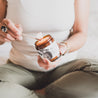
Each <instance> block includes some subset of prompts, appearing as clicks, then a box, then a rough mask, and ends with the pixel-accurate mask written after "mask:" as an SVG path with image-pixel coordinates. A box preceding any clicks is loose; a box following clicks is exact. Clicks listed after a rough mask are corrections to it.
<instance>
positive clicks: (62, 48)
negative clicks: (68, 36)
mask: <svg viewBox="0 0 98 98" xmlns="http://www.w3.org/2000/svg"><path fill="white" fill-rule="evenodd" d="M69 51H70V48H69V45H68V43H67V42H60V53H61V55H62V56H64V55H65V54H67V53H69Z"/></svg>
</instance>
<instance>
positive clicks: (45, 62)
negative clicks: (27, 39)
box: [38, 56, 59, 70]
mask: <svg viewBox="0 0 98 98" xmlns="http://www.w3.org/2000/svg"><path fill="white" fill-rule="evenodd" d="M58 62H59V59H58V60H56V61H54V62H51V61H49V60H48V59H47V58H41V57H40V56H38V64H39V66H40V67H43V68H44V69H46V70H49V69H52V68H55V67H56V66H57V65H58Z"/></svg>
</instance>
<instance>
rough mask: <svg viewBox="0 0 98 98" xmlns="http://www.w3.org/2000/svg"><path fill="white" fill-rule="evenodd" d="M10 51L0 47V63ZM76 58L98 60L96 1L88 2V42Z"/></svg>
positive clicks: (97, 11) (8, 46)
mask: <svg viewBox="0 0 98 98" xmlns="http://www.w3.org/2000/svg"><path fill="white" fill-rule="evenodd" d="M10 49H11V45H10V44H8V43H6V44H4V45H2V46H0V63H4V62H5V61H6V59H7V58H8V56H9V51H10ZM78 58H90V59H98V0H90V17H89V31H88V40H87V42H86V44H85V45H84V47H83V48H81V49H80V50H79V54H78Z"/></svg>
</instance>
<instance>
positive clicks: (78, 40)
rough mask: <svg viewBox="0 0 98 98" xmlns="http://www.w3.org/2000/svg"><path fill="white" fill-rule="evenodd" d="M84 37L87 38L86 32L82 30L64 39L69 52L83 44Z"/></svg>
mask: <svg viewBox="0 0 98 98" xmlns="http://www.w3.org/2000/svg"><path fill="white" fill-rule="evenodd" d="M86 39H87V33H83V32H78V33H75V34H73V35H72V36H70V37H69V38H68V40H67V41H66V43H67V44H68V47H69V49H70V50H69V52H74V51H76V50H78V49H80V48H81V47H82V46H83V45H84V44H85V42H86Z"/></svg>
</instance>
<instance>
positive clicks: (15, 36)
mask: <svg viewBox="0 0 98 98" xmlns="http://www.w3.org/2000/svg"><path fill="white" fill-rule="evenodd" d="M3 25H6V26H7V28H8V30H7V33H5V32H2V30H1V27H2V26H3ZM22 32H23V29H22V27H21V26H20V25H19V24H18V25H16V24H14V23H13V22H12V21H11V20H9V19H3V21H2V22H1V23H0V42H1V43H4V42H9V41H14V40H22Z"/></svg>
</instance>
